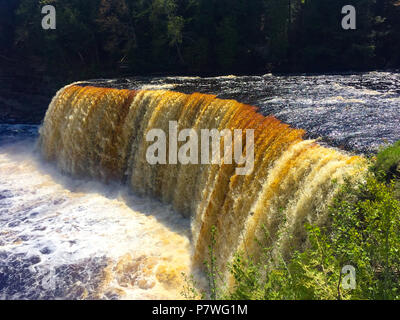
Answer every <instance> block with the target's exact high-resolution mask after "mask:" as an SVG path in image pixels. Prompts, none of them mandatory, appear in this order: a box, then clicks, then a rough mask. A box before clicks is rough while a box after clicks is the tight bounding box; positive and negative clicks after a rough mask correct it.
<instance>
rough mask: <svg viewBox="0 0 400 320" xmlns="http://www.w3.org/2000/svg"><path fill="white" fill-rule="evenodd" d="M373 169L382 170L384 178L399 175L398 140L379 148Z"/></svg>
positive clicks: (399, 145)
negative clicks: (381, 148)
mask: <svg viewBox="0 0 400 320" xmlns="http://www.w3.org/2000/svg"><path fill="white" fill-rule="evenodd" d="M373 170H374V171H375V172H376V173H378V172H379V171H381V172H383V174H384V176H385V177H386V178H388V179H389V180H390V179H393V178H394V177H395V176H397V177H400V141H397V142H396V143H395V144H394V145H392V146H388V147H386V148H385V149H383V150H381V151H380V152H379V153H378V154H377V156H376V162H375V165H374V167H373Z"/></svg>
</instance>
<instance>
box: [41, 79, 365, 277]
mask: <svg viewBox="0 0 400 320" xmlns="http://www.w3.org/2000/svg"><path fill="white" fill-rule="evenodd" d="M170 121H176V122H177V124H178V130H181V129H186V128H193V129H194V130H196V131H199V130H201V129H218V130H223V129H230V130H234V129H243V130H246V129H253V130H254V144H255V145H254V152H255V155H254V170H253V171H252V172H251V174H249V175H245V176H242V175H237V174H236V171H235V169H236V167H237V165H236V164H227V163H222V164H198V165H195V164H187V165H183V164H157V165H151V164H149V163H148V161H147V159H146V150H147V148H148V147H149V146H150V144H151V143H150V142H147V141H146V139H145V136H146V133H147V132H149V131H150V130H151V129H162V130H164V131H165V132H168V125H169V122H170ZM304 133H305V132H304V131H303V130H298V129H293V128H290V127H289V126H288V125H286V124H283V123H282V122H280V121H279V120H277V119H276V118H274V117H272V116H269V117H264V116H262V115H260V114H258V113H257V111H256V110H255V108H254V107H251V106H248V105H244V104H241V103H239V102H237V101H234V100H223V99H217V98H216V97H215V96H212V95H206V94H199V93H194V94H191V95H187V94H183V93H177V92H170V91H164V90H158V91H151V90H138V91H134V90H119V89H110V88H99V87H93V86H80V85H76V84H74V85H70V86H67V87H65V88H63V89H62V90H60V91H59V92H58V93H57V95H56V96H55V97H54V98H53V100H52V102H51V104H50V106H49V109H48V111H47V114H46V117H45V120H44V123H43V126H42V128H41V130H40V141H39V144H40V148H41V151H42V154H43V155H44V157H45V158H46V159H47V160H50V161H54V162H56V163H57V165H58V167H59V168H60V169H61V170H62V171H63V172H66V173H69V174H72V175H73V176H78V177H81V176H85V177H90V178H97V179H100V180H101V181H105V182H108V183H112V182H115V181H117V182H125V183H126V184H128V185H129V186H130V187H131V188H132V189H133V190H134V191H135V192H136V193H138V194H143V195H148V196H153V197H156V198H158V199H160V200H162V201H163V202H165V203H169V204H172V206H173V208H174V209H175V210H176V211H178V212H181V213H182V214H183V215H184V216H186V217H189V216H190V217H191V229H192V230H191V238H192V248H193V252H192V263H193V266H194V267H197V266H201V265H202V263H203V261H204V260H206V259H207V257H208V248H209V245H210V241H211V228H212V227H213V226H215V227H216V228H217V237H216V239H215V244H214V252H215V257H216V264H217V267H218V268H219V269H223V268H224V267H225V266H226V264H227V262H229V261H230V260H231V259H232V255H233V254H234V253H235V252H236V251H237V250H242V251H245V252H246V253H248V254H250V255H252V256H254V257H257V256H258V255H259V249H258V246H257V244H256V241H255V239H258V240H259V241H261V242H264V243H268V245H270V246H272V247H273V248H274V249H273V250H274V252H275V253H276V254H280V255H283V256H285V257H287V256H288V255H289V254H290V250H291V248H293V247H301V246H302V245H303V244H304V242H305V231H304V227H303V225H304V223H305V222H311V223H319V224H323V223H324V222H325V219H326V216H327V206H328V204H329V201H330V199H331V198H332V196H333V195H334V193H335V191H336V190H337V184H336V183H334V181H337V182H341V181H343V179H344V178H345V177H356V176H359V175H358V173H359V172H360V171H362V170H363V168H364V167H365V166H364V160H363V159H362V158H360V157H358V156H348V155H346V154H343V153H341V152H339V151H336V150H334V149H329V148H325V147H322V146H320V145H318V144H317V143H316V142H315V141H313V140H303V139H302V136H303V135H304ZM167 139H168V138H167ZM245 143H246V141H245V140H243V146H242V147H243V149H244V144H245ZM180 144H182V143H180ZM221 149H222V148H221ZM265 230H267V231H268V237H267V238H265ZM128 271H129V270H128Z"/></svg>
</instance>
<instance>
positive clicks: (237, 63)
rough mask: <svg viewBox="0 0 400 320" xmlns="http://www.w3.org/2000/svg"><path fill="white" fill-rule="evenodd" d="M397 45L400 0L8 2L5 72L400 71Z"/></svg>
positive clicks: (1, 57)
mask: <svg viewBox="0 0 400 320" xmlns="http://www.w3.org/2000/svg"><path fill="white" fill-rule="evenodd" d="M47 4H50V5H53V6H54V7H55V8H56V19H57V27H56V29H55V30H43V28H42V26H41V21H42V18H43V16H44V15H43V14H42V12H41V8H42V7H43V6H44V5H47ZM348 4H351V5H353V6H354V7H355V8H356V19H357V20H356V21H357V22H356V29H355V30H344V29H343V28H342V26H341V21H342V19H343V14H342V12H341V10H342V7H343V6H345V5H348ZM399 46H400V1H397V0H396V1H394V0H324V1H321V0H251V1H249V0H85V1H81V0H68V1H60V0H40V1H39V0H12V1H10V0H0V66H1V67H2V70H3V71H2V72H3V73H6V72H7V70H12V72H16V73H18V72H19V73H22V74H29V75H37V76H38V77H40V78H49V77H50V78H52V79H61V80H63V81H71V80H76V79H83V78H92V77H100V76H101V77H106V76H110V77H111V76H122V75H154V74H197V75H216V74H232V73H235V74H265V73H268V72H279V73H287V72H291V73H298V72H344V71H364V70H372V69H396V68H398V67H399V64H400V56H399V55H398V54H397V53H398V52H399V49H400V48H399ZM18 70H19V71H18Z"/></svg>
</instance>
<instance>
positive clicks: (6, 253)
mask: <svg viewBox="0 0 400 320" xmlns="http://www.w3.org/2000/svg"><path fill="white" fill-rule="evenodd" d="M89 83H90V84H95V85H96V86H104V87H114V88H128V89H166V90H173V91H179V92H184V93H192V92H195V91H197V92H201V93H210V94H215V95H217V96H218V97H219V98H224V99H236V100H238V101H240V102H244V103H247V104H250V105H255V106H257V107H259V110H260V112H261V113H263V114H264V115H270V114H273V115H275V116H276V117H277V118H278V119H280V120H282V121H284V122H286V123H289V124H291V125H292V126H293V127H296V128H302V129H306V130H307V132H308V136H309V137H313V138H316V137H321V138H322V141H323V142H324V143H325V144H327V145H330V146H335V147H339V148H343V149H346V150H349V151H353V152H356V153H370V152H373V151H375V150H377V149H378V148H379V146H381V145H384V144H385V143H392V142H394V141H396V140H399V139H400V111H399V109H398V105H399V102H400V75H399V74H396V73H383V72H372V73H367V74H355V75H318V76H272V75H264V76H249V77H235V76H227V77H217V78H198V77H163V78H134V79H118V80H93V81H90V82H89ZM27 103H29V102H27ZM100 130H101V128H100ZM37 135H38V126H35V125H24V124H20V125H9V124H0V299H13V298H27V299H29V298H33V299H35V298H36V299H46V298H47V299H56V298H72V299H76V298H104V299H112V298H133V299H152V298H180V297H181V296H180V291H181V289H182V285H183V283H184V282H183V280H182V277H181V272H185V273H190V269H191V262H190V256H191V245H190V241H191V235H190V221H188V220H187V219H184V218H182V217H181V216H180V215H178V214H177V213H175V212H174V211H173V210H172V208H171V207H169V206H167V205H165V204H161V203H159V202H157V201H154V200H152V199H150V198H142V197H137V196H135V195H133V194H132V193H131V192H130V191H129V190H128V189H127V188H126V187H124V186H120V185H111V186H104V185H102V184H100V183H97V182H93V181H88V180H85V179H83V178H82V179H80V178H79V177H78V178H72V177H66V176H64V175H62V174H61V173H59V172H58V171H57V170H56V168H55V166H54V165H53V164H48V163H45V162H44V161H43V160H42V158H41V156H40V154H38V152H37V149H36V147H35V146H36V140H37Z"/></svg>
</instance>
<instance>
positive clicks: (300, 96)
mask: <svg viewBox="0 0 400 320" xmlns="http://www.w3.org/2000/svg"><path fill="white" fill-rule="evenodd" d="M91 83H92V84H97V85H101V86H106V87H116V88H127V89H138V88H140V89H166V90H174V91H179V92H184V93H192V92H201V93H209V94H215V95H217V96H218V98H225V99H236V100H238V101H240V102H243V103H246V104H250V105H254V106H257V107H259V111H260V112H261V113H262V114H264V115H271V114H272V115H275V116H276V117H277V118H279V119H280V120H282V121H284V122H286V123H288V124H290V125H291V126H293V127H296V128H302V129H305V130H307V132H308V136H309V137H312V138H317V137H321V138H322V140H323V141H324V142H326V143H327V144H329V145H332V146H337V147H340V148H344V149H347V150H351V151H355V152H359V153H370V152H373V151H375V150H377V149H378V148H379V146H381V145H383V144H385V143H393V142H395V141H397V140H399V139H400V109H399V108H400V74H399V73H390V72H369V73H359V74H346V75H313V76H305V75H292V76H287V75H282V76H275V75H271V74H267V75H263V76H240V77H239V76H238V77H236V76H224V77H214V78H199V77H160V78H151V79H150V78H127V79H116V80H94V81H91Z"/></svg>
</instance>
